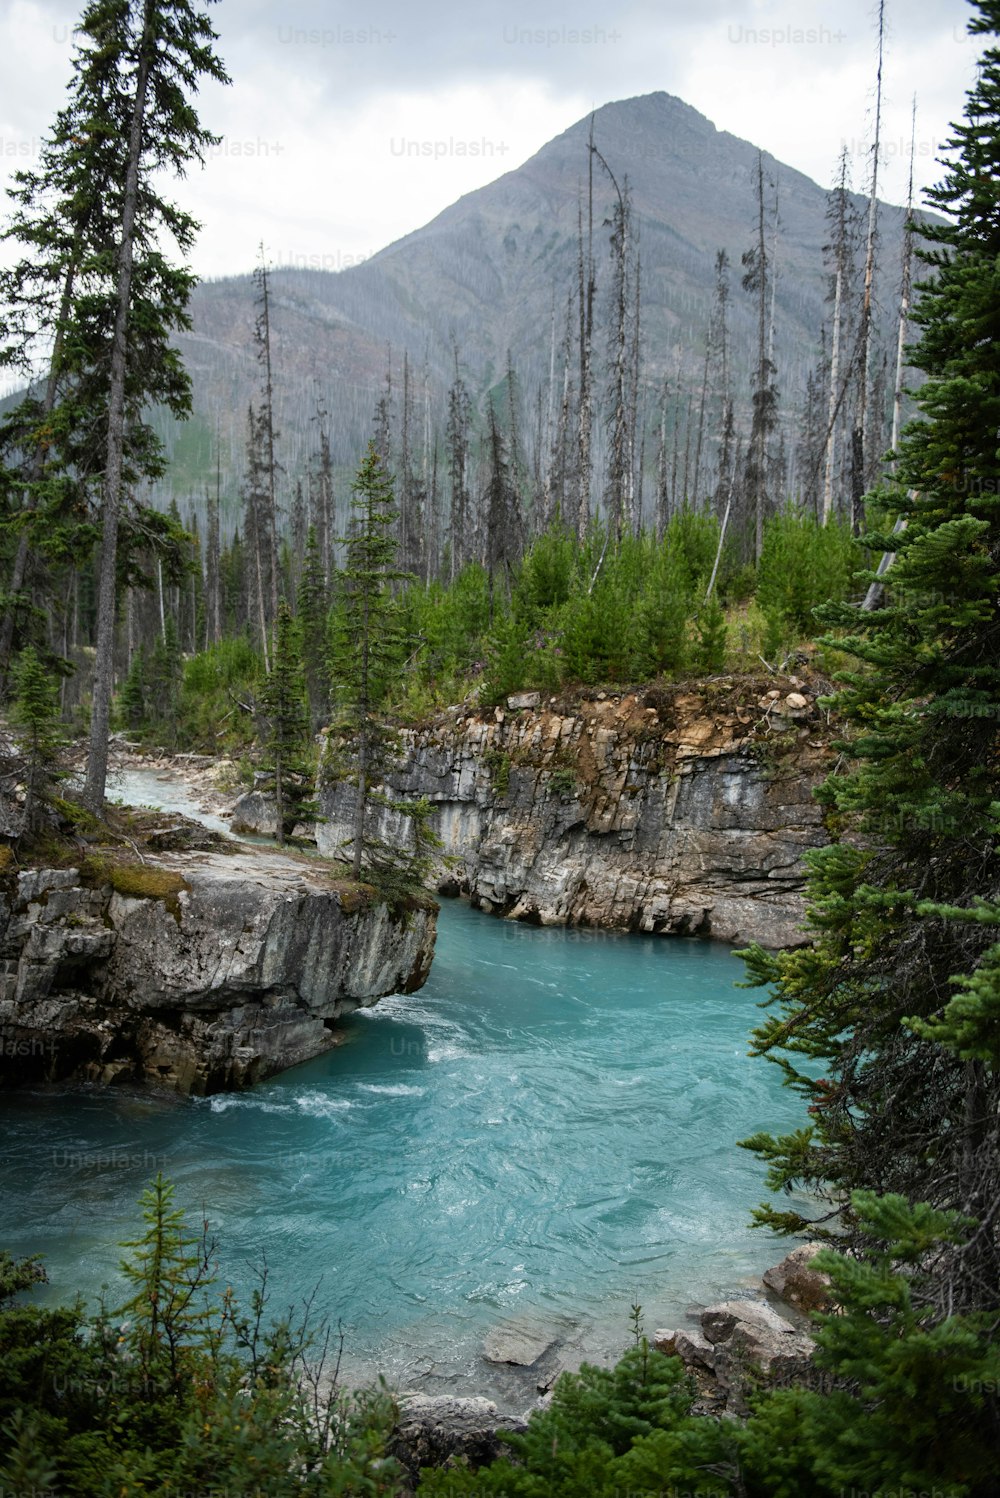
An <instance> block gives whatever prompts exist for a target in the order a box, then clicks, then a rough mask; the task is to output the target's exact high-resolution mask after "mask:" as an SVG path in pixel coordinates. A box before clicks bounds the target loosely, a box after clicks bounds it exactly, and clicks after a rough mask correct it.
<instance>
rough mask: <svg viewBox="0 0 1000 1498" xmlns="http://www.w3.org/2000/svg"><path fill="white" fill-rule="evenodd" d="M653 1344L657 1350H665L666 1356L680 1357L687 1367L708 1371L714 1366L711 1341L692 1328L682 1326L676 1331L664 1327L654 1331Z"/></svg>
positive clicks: (713, 1351)
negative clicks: (685, 1328) (687, 1328)
mask: <svg viewBox="0 0 1000 1498" xmlns="http://www.w3.org/2000/svg"><path fill="white" fill-rule="evenodd" d="M653 1346H654V1347H655V1348H656V1350H657V1352H665V1353H666V1354H667V1356H668V1357H676V1358H680V1360H681V1362H682V1363H685V1364H686V1365H687V1367H689V1368H692V1367H697V1368H704V1369H707V1370H708V1371H709V1372H712V1371H713V1370H714V1368H715V1349H714V1347H713V1345H712V1343H711V1342H710V1341H709V1340H708V1338H707V1337H705V1336H703V1335H702V1333H701V1332H699V1331H695V1330H694V1329H693V1328H692V1329H691V1330H690V1331H685V1330H684V1328H683V1327H682V1328H681V1329H680V1330H678V1331H671V1330H670V1329H664V1330H662V1331H658V1332H654V1333H653Z"/></svg>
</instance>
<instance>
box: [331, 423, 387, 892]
mask: <svg viewBox="0 0 1000 1498" xmlns="http://www.w3.org/2000/svg"><path fill="white" fill-rule="evenodd" d="M351 512H352V520H353V527H352V530H351V532H350V534H349V535H348V536H346V537H345V538H343V539H344V540H345V542H346V546H347V565H346V567H345V568H344V571H343V572H342V573H341V574H340V596H339V609H338V612H337V615H336V618H335V634H334V641H333V649H332V652H331V663H330V664H331V676H332V680H333V692H334V695H335V697H336V698H337V700H338V702H339V704H340V706H341V709H342V722H343V726H344V728H345V730H346V732H347V733H348V735H349V737H350V740H351V747H352V756H353V760H354V767H353V778H354V780H355V784H356V786H357V796H356V800H355V811H354V834H353V842H352V848H351V857H352V864H353V873H354V877H355V878H356V879H360V877H361V873H362V869H363V868H364V867H365V865H366V863H370V854H371V852H372V849H373V847H374V844H375V839H374V836H373V835H372V834H371V833H370V831H369V829H368V827H367V822H368V814H369V809H370V805H371V796H372V793H373V790H374V788H375V787H376V786H378V785H379V784H380V782H381V779H382V775H383V772H384V769H385V764H386V760H387V757H388V753H389V750H390V747H391V744H392V742H393V736H392V734H391V732H390V731H389V730H388V729H387V728H386V726H385V724H384V722H383V721H382V717H381V714H380V709H382V708H383V707H384V705H385V702H386V699H387V697H388V693H389V689H390V686H391V683H392V680H393V677H394V674H395V672H396V670H397V669H398V667H399V665H400V662H401V655H402V640H401V632H400V627H399V622H398V610H397V607H396V603H395V600H394V598H393V595H392V586H393V584H394V583H396V582H398V581H400V580H401V579H402V578H403V576H404V574H403V573H402V572H401V571H400V570H399V569H398V568H397V566H396V543H395V541H394V539H393V531H394V527H395V525H396V522H397V512H396V506H395V498H394V495H393V487H392V480H391V479H390V477H389V474H388V473H387V471H386V468H385V465H384V463H383V461H382V459H381V457H380V456H379V453H378V451H377V449H376V446H375V443H374V442H370V443H369V445H368V453H367V456H366V457H365V459H364V461H363V462H362V464H361V467H360V468H359V470H358V474H357V477H356V479H355V480H354V484H353V486H352V500H351Z"/></svg>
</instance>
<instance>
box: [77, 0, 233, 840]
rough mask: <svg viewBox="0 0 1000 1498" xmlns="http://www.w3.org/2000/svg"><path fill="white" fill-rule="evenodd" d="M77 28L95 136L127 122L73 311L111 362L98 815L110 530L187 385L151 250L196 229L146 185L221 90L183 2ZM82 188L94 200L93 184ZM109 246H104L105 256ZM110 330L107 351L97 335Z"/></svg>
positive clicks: (207, 40)
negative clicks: (211, 84)
mask: <svg viewBox="0 0 1000 1498" xmlns="http://www.w3.org/2000/svg"><path fill="white" fill-rule="evenodd" d="M84 30H85V34H87V35H91V36H93V37H94V40H95V44H96V47H95V52H94V53H93V54H92V56H93V57H94V59H95V60H96V62H97V63H98V64H99V65H101V66H106V60H107V57H108V54H109V52H110V53H111V54H112V55H114V56H115V57H116V59H117V64H118V72H117V76H116V83H117V88H118V98H117V100H115V101H113V102H115V103H117V104H118V105H119V111H120V116H119V117H118V118H116V112H115V111H114V110H112V111H110V112H106V113H105V114H104V115H103V116H98V117H97V118H96V119H94V120H92V121H91V129H92V130H93V131H94V133H95V134H97V133H100V128H99V127H100V124H101V122H102V121H103V122H105V127H106V128H107V127H110V128H111V129H112V130H114V129H116V128H120V125H121V123H124V121H125V120H126V119H127V135H126V137H125V140H124V142H123V145H124V153H123V160H122V163H121V165H122V168H123V170H122V176H121V179H120V184H116V185H120V191H121V196H120V200H119V201H118V202H117V203H116V215H115V227H116V233H115V239H114V255H113V261H112V265H113V274H111V275H108V276H107V278H106V291H105V295H104V297H103V298H100V297H98V298H95V297H94V296H93V294H92V293H91V294H90V295H89V296H88V299H87V304H86V306H85V307H78V308H77V311H78V313H84V312H85V313H86V314H87V318H88V320H89V319H92V318H93V317H94V313H95V311H96V312H97V313H98V315H99V317H100V322H101V331H100V333H99V335H98V337H99V339H100V342H99V344H98V348H99V351H100V353H101V355H104V354H106V355H107V356H108V361H109V362H108V366H107V374H106V376H105V379H106V385H105V387H104V393H106V404H105V403H104V402H103V401H102V404H101V410H102V414H103V413H106V414H105V416H104V430H105V432H106V441H105V444H104V452H103V462H102V464H101V479H102V482H101V507H100V521H101V552H100V563H99V573H98V577H99V585H98V603H97V638H96V649H95V666H94V688H93V698H92V703H91V720H90V746H89V752H88V756H87V780H86V787H85V796H86V799H87V802H88V804H89V805H90V806H91V807H92V808H93V809H95V810H97V809H100V807H101V806H103V804H104V789H105V782H106V780H107V766H108V727H109V719H110V711H111V694H112V689H113V685H114V645H115V609H116V602H117V557H118V527H119V521H120V518H121V513H122V509H123V505H124V499H125V493H126V485H127V483H128V477H129V460H128V455H129V451H130V448H131V447H132V446H133V445H134V443H135V436H136V428H138V429H139V430H145V431H146V432H147V433H148V438H147V444H146V445H147V449H148V454H149V456H148V458H147V461H146V464H145V467H146V468H147V470H148V469H149V468H150V466H152V468H153V471H155V470H156V468H157V467H158V465H159V462H160V461H161V460H160V457H159V453H158V451H157V447H158V444H157V443H156V440H155V438H154V437H153V434H152V432H151V430H150V429H149V428H148V427H145V428H144V427H143V423H142V420H141V415H140V412H141V410H142V409H143V408H145V407H147V406H148V405H150V404H152V403H153V401H155V400H156V399H160V400H163V401H165V403H166V404H167V405H168V406H169V407H170V409H171V410H172V411H173V412H174V414H175V415H178V416H185V415H187V413H188V411H189V410H190V385H189V381H188V379H187V377H186V375H185V374H184V371H183V368H182V367H181V365H180V363H179V360H178V358H177V354H176V352H175V350H174V349H173V347H172V346H171V341H170V339H171V334H172V333H173V332H174V331H175V330H176V329H178V328H183V327H185V326H187V325H188V318H187V310H186V309H187V303H188V298H189V296H190V293H191V288H192V283H193V278H192V276H191V274H190V272H189V271H187V270H184V269H178V268H176V267H172V266H170V265H169V264H168V263H167V261H166V260H165V258H164V256H163V254H162V251H161V250H160V249H159V245H158V243H157V241H158V238H159V237H160V235H162V234H167V235H169V236H170V237H172V238H173V240H174V241H175V243H176V244H177V245H178V247H179V249H180V250H181V251H182V252H184V251H187V250H188V249H189V248H190V247H191V245H192V243H193V241H194V234H195V229H196V225H195V223H194V220H193V219H192V218H191V217H190V215H187V214H184V213H181V212H179V211H178V210H177V209H176V208H175V207H174V206H173V205H171V204H167V203H165V202H163V201H162V200H161V199H159V198H158V197H157V196H156V194H155V192H154V190H153V181H154V179H155V176H156V175H157V174H158V173H159V172H162V171H164V170H166V169H170V170H172V171H174V172H182V171H183V170H184V168H185V166H186V165H187V163H188V162H189V161H191V160H192V159H194V160H198V161H200V160H201V159H202V153H203V152H204V150H205V148H206V147H207V146H209V145H211V144H212V143H213V141H214V139H215V137H213V136H212V135H210V134H209V133H208V132H207V131H206V130H203V129H202V127H201V126H200V124H199V123H198V118H197V115H196V114H195V112H194V110H193V108H192V106H191V104H190V101H189V97H188V96H189V94H190V93H192V92H193V91H194V90H195V89H196V88H197V85H198V81H199V79H200V78H201V77H202V76H203V75H207V76H208V77H211V78H215V79H219V80H223V81H224V80H225V77H226V75H225V72H224V70H223V68H222V66H221V64H220V63H219V61H218V59H217V58H216V57H215V55H214V53H213V51H212V43H213V42H214V40H215V33H214V32H213V30H212V28H211V26H210V25H209V23H208V20H207V18H206V17H205V16H204V15H203V14H201V13H200V12H198V11H196V10H195V9H194V8H193V6H192V5H191V3H190V0H143V3H142V8H141V11H140V10H139V9H138V4H137V0H132V3H131V4H129V3H127V0H94V4H93V5H92V6H91V8H90V10H89V11H88V12H87V16H86V17H85V23H84ZM84 74H85V68H83V67H81V68H79V69H78V73H77V78H78V80H79V79H81V78H82V77H83V76H84ZM122 106H124V107H122ZM109 115H110V117H109ZM84 186H85V188H89V189H90V190H91V191H92V190H93V183H84ZM95 248H96V247H95ZM107 248H108V247H107V246H106V245H102V246H101V247H100V249H101V251H103V252H104V253H105V254H106V253H107ZM88 292H90V288H89V287H88ZM95 299H96V300H97V301H98V307H97V308H96V309H95V308H94V307H93V302H94V300H95ZM81 320H82V319H81ZM90 325H91V327H92V326H93V323H92V322H91V324H90ZM108 327H110V329H111V338H110V346H108V343H107V338H106V331H105V330H106V329H107V328H108ZM101 334H103V336H101ZM90 357H91V358H93V353H91V356H90ZM88 362H89V361H88ZM91 368H92V366H91ZM127 430H128V434H129V440H128V443H127V442H126V431H127Z"/></svg>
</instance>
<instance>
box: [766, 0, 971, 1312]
mask: <svg viewBox="0 0 1000 1498" xmlns="http://www.w3.org/2000/svg"><path fill="white" fill-rule="evenodd" d="M977 8H978V12H979V14H978V15H977V17H976V18H975V19H974V20H973V22H972V23H971V26H970V29H971V31H972V32H973V33H975V34H989V35H991V36H995V35H996V34H997V33H998V30H1000V0H977ZM949 150H950V151H951V152H953V153H954V160H953V161H952V162H951V163H950V164H949V165H948V167H947V171H946V175H945V177H944V180H943V182H942V184H941V185H940V186H939V187H938V188H936V189H935V191H934V192H933V194H932V195H931V197H932V202H933V204H934V206H935V207H937V208H939V209H941V210H942V211H944V212H945V213H947V214H948V215H949V216H950V218H949V221H948V222H946V223H944V224H941V225H934V226H930V227H928V228H925V229H922V231H921V232H922V233H923V234H924V235H925V236H926V238H927V239H928V240H929V248H927V249H926V250H924V251H923V252H922V254H923V258H924V259H925V261H927V263H928V264H929V265H930V266H931V268H932V271H933V274H932V277H931V279H930V280H929V281H927V282H925V283H924V284H923V286H922V287H921V294H920V298H919V302H918V306H917V310H916V312H915V314H914V316H915V321H916V323H917V324H918V325H919V327H920V330H921V336H920V341H919V344H918V345H917V346H916V348H915V349H914V350H913V353H912V356H911V358H912V363H913V364H914V366H916V367H918V368H920V369H923V370H924V371H925V372H926V374H927V380H926V383H925V384H924V385H923V386H922V387H921V389H920V391H919V393H918V396H917V401H918V405H919V407H920V413H921V414H920V415H919V417H918V418H917V419H916V420H914V421H913V422H911V423H910V425H909V426H908V428H907V429H906V431H905V433H904V436H903V440H902V442H901V445H900V450H899V457H898V465H897V471H896V474H895V475H894V478H893V480H892V481H891V483H890V485H889V486H888V487H887V488H886V489H885V490H884V491H882V492H881V494H879V495H876V496H874V497H873V499H871V500H870V504H876V503H877V504H878V506H879V507H880V513H881V516H882V521H881V524H880V525H879V526H877V527H876V528H874V529H872V530H870V531H869V532H868V533H867V534H866V535H865V536H864V537H863V542H864V544H865V546H866V548H867V549H868V551H869V553H872V552H874V553H875V554H878V553H879V552H882V551H884V550H890V549H891V550H893V551H895V552H896V560H895V563H894V565H893V566H892V567H891V568H890V570H889V571H888V572H887V573H886V575H885V578H884V579H883V580H884V582H885V586H886V591H885V607H883V608H882V609H881V610H878V611H875V612H871V613H859V612H858V611H857V610H856V609H853V608H851V607H849V606H846V605H840V606H835V607H830V608H828V609H827V610H826V611H825V615H824V617H825V620H826V622H827V623H828V624H829V625H830V626H831V628H832V629H833V630H834V631H835V633H834V634H833V635H832V636H831V639H832V641H833V642H834V643H836V645H837V647H838V648H839V649H840V650H842V651H845V652H847V653H848V654H849V655H850V656H852V657H853V658H854V660H855V661H856V663H857V664H856V665H855V666H854V668H853V669H852V670H850V671H846V672H845V673H844V674H843V676H842V678H841V681H842V685H841V687H840V690H839V692H838V693H837V696H836V699H835V707H836V711H837V714H838V718H839V721H840V723H841V725H842V742H841V745H840V747H841V749H842V752H843V754H844V755H845V756H846V757H848V759H847V764H848V767H847V769H846V770H845V771H843V772H842V773H837V774H834V775H833V776H831V778H830V779H829V780H828V781H827V783H826V785H825V787H824V789H823V792H822V796H823V800H824V802H825V804H826V807H827V811H828V823H829V826H830V828H831V830H832V832H833V834H834V841H832V842H831V844H830V845H829V846H828V847H826V848H824V849H822V850H820V851H819V852H818V853H816V854H814V855H813V857H812V872H811V887H810V889H811V897H812V909H811V924H812V931H813V941H812V943H811V944H810V945H809V946H807V947H804V948H802V949H801V950H798V951H795V952H790V953H785V954H783V955H780V956H778V957H773V956H770V955H768V954H766V953H764V952H763V951H761V950H759V949H751V953H750V969H751V975H752V977H754V978H755V979H757V980H759V981H769V980H770V981H773V982H774V983H775V984H776V993H775V995H774V999H773V1000H772V1003H773V1004H774V1006H775V1011H776V1012H774V1013H773V1014H772V1015H771V1016H770V1017H769V1018H768V1019H767V1020H766V1022H765V1023H764V1024H763V1025H762V1026H761V1028H760V1029H759V1030H758V1032H757V1036H756V1049H757V1050H758V1051H759V1052H760V1053H762V1054H766V1055H770V1056H772V1057H773V1058H774V1059H776V1060H778V1061H779V1063H780V1065H781V1066H782V1067H783V1068H784V1069H785V1071H786V1074H787V1079H788V1081H789V1082H790V1084H791V1085H792V1086H793V1087H795V1088H797V1089H798V1090H799V1091H800V1092H801V1093H802V1094H803V1095H804V1096H805V1097H806V1098H807V1099H808V1101H809V1105H810V1106H809V1112H810V1121H809V1123H808V1126H807V1127H805V1128H803V1129H802V1130H800V1131H798V1132H796V1133H795V1134H793V1135H790V1136H786V1137H783V1138H779V1139H774V1138H771V1137H770V1136H766V1135H760V1136H756V1137H755V1138H754V1139H753V1140H751V1141H749V1143H750V1145H751V1147H752V1148H754V1149H755V1150H757V1151H758V1152H759V1153H760V1154H761V1155H762V1156H763V1157H764V1158H765V1159H767V1160H768V1161H769V1162H770V1166H771V1183H772V1185H773V1186H775V1187H778V1188H781V1187H785V1188H791V1187H793V1186H794V1185H804V1186H805V1187H807V1188H812V1189H813V1190H815V1191H818V1192H819V1193H820V1194H821V1195H822V1196H825V1197H826V1198H827V1199H828V1200H829V1202H830V1204H831V1208H832V1209H833V1210H834V1211H837V1210H842V1211H843V1213H844V1214H845V1215H844V1219H843V1221H844V1224H845V1225H846V1227H847V1229H848V1232H849V1234H850V1241H852V1242H853V1243H855V1244H857V1245H858V1246H860V1247H862V1248H863V1247H864V1245H865V1243H866V1242H868V1241H870V1239H871V1236H872V1234H871V1229H870V1228H868V1229H866V1228H865V1227H864V1226H863V1225H859V1224H858V1223H857V1220H856V1218H855V1215H854V1213H853V1211H852V1208H851V1204H850V1195H849V1194H850V1192H851V1191H852V1190H854V1189H856V1188H865V1189H870V1190H875V1191H877V1192H897V1193H899V1194H900V1195H901V1196H902V1197H904V1198H905V1199H906V1200H907V1201H909V1202H918V1201H925V1202H928V1203H929V1204H930V1205H931V1206H932V1207H934V1208H935V1209H936V1210H944V1211H952V1212H957V1213H958V1214H960V1216H961V1218H962V1219H964V1220H966V1221H971V1222H973V1223H978V1224H979V1226H978V1227H972V1228H970V1229H969V1230H968V1232H967V1234H966V1235H965V1236H964V1238H963V1242H962V1243H961V1245H960V1246H959V1247H958V1248H956V1249H955V1250H954V1251H953V1252H951V1253H945V1254H942V1256H941V1259H940V1263H939V1274H938V1276H937V1280H936V1286H937V1288H936V1291H935V1294H936V1295H937V1297H938V1302H939V1306H940V1308H941V1309H942V1310H944V1309H946V1310H948V1311H949V1312H954V1311H959V1310H962V1309H963V1308H967V1307H968V1308H972V1309H977V1308H978V1309H981V1308H985V1307H992V1308H993V1309H996V1308H997V1307H998V1305H1000V1241H998V1233H997V1218H996V1212H997V1203H998V1201H1000V1077H998V1074H997V1069H998V1066H1000V944H998V943H997V942H996V935H997V933H996V929H995V928H996V927H997V926H998V925H1000V848H998V834H1000V738H998V733H997V724H998V721H1000V652H998V648H997V642H998V639H1000V453H998V448H997V431H998V429H1000V259H998V253H1000V177H998V173H997V169H996V168H997V162H998V159H1000V50H998V48H997V47H996V46H995V45H993V46H990V47H989V48H988V49H987V50H986V52H985V53H984V56H983V59H982V62H981V64H980V69H979V76H978V80H977V83H976V85H975V87H974V89H973V90H972V92H971V93H970V95H969V99H968V105H967V110H966V117H965V120H964V122H963V123H962V124H961V125H959V126H957V127H956V129H955V134H954V137H953V139H952V140H951V141H950V142H949ZM896 516H903V517H904V518H905V519H906V521H907V525H906V529H905V531H903V532H902V533H900V534H896V535H893V536H892V537H891V539H890V532H891V528H892V521H893V518H894V517H896ZM869 576H870V574H869ZM761 1217H762V1219H763V1220H765V1221H767V1222H770V1223H772V1224H773V1225H776V1226H779V1227H786V1228H787V1227H790V1228H792V1229H798V1228H802V1227H805V1226H806V1225H807V1224H806V1221H805V1218H804V1216H803V1214H802V1213H800V1212H797V1211H789V1212H777V1211H775V1210H774V1209H773V1208H771V1207H766V1208H764V1209H762V1212H761Z"/></svg>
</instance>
